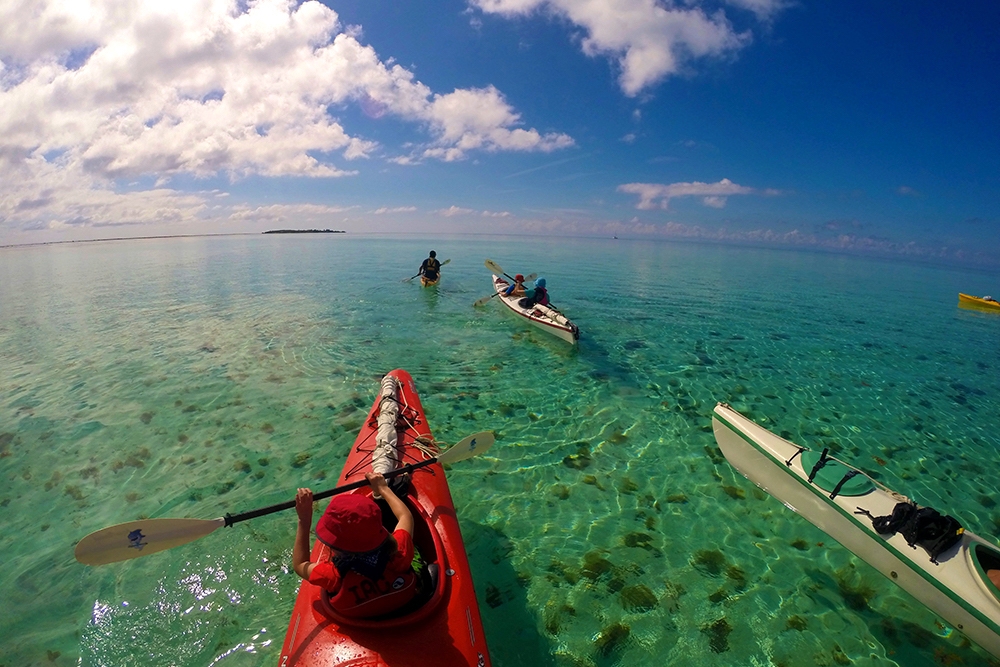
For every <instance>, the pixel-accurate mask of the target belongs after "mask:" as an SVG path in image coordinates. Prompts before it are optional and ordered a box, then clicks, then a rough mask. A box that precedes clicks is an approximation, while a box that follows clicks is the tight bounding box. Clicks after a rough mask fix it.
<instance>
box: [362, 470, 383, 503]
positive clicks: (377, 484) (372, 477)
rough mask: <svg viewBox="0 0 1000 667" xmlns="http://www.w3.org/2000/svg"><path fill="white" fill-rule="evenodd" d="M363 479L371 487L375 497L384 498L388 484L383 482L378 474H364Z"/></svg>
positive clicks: (380, 474) (381, 476)
mask: <svg viewBox="0 0 1000 667" xmlns="http://www.w3.org/2000/svg"><path fill="white" fill-rule="evenodd" d="M365 479H367V480H368V483H369V484H370V485H371V487H372V491H374V492H375V497H376V498H377V497H379V496H385V492H386V491H388V490H389V484H388V482H386V481H385V477H384V476H383V475H382V473H380V472H369V473H365Z"/></svg>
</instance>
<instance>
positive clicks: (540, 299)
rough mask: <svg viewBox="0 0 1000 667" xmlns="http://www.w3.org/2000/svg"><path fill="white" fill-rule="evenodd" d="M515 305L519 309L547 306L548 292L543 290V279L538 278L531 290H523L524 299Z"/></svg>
mask: <svg viewBox="0 0 1000 667" xmlns="http://www.w3.org/2000/svg"><path fill="white" fill-rule="evenodd" d="M517 305H519V306H520V307H521V308H531V307H533V306H538V305H541V306H547V305H549V292H548V290H546V289H545V278H538V279H537V280H536V281H535V286H534V287H533V288H531V289H527V290H524V298H523V299H521V300H520V301H518V302H517Z"/></svg>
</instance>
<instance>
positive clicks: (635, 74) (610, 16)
mask: <svg viewBox="0 0 1000 667" xmlns="http://www.w3.org/2000/svg"><path fill="white" fill-rule="evenodd" d="M469 3H470V5H472V6H473V7H477V8H478V9H480V10H482V11H483V12H485V13H490V14H499V15H501V16H507V17H515V16H525V15H529V14H531V13H534V12H546V13H549V14H551V15H553V16H556V17H559V18H560V19H564V20H567V21H569V22H570V23H572V24H574V25H576V26H579V27H580V28H582V29H583V31H584V36H583V38H582V40H581V43H580V45H581V48H582V49H583V52H584V53H585V54H587V55H588V56H605V57H608V58H612V59H614V60H615V61H616V62H617V64H618V67H619V70H620V75H619V79H618V83H619V86H620V87H621V89H622V91H623V92H624V93H625V94H626V95H628V96H630V97H633V96H635V95H638V94H639V93H640V92H641V91H642V90H644V89H645V88H648V87H650V86H652V85H654V84H656V83H657V82H659V81H661V80H662V79H664V78H665V77H667V76H670V75H672V74H676V73H678V72H680V71H682V69H683V68H684V67H685V66H686V65H687V64H688V63H689V62H690V61H694V60H697V59H699V58H710V57H726V56H729V55H731V54H733V53H736V52H737V51H739V50H740V49H742V48H743V47H744V46H746V45H747V44H749V43H750V41H751V34H750V32H737V31H736V30H735V29H734V28H733V26H732V24H731V23H730V21H729V19H728V18H727V17H726V15H725V14H724V13H723V12H722V11H721V10H717V11H708V10H706V9H703V8H702V7H700V6H698V5H699V4H700V2H699V0H690V1H687V2H672V1H671V0H663V1H660V2H657V1H655V0H469ZM706 4H707V3H706ZM732 4H735V5H738V6H740V7H743V8H746V9H750V10H751V11H753V12H754V13H755V14H756V15H757V16H758V17H764V16H768V17H769V16H771V15H772V14H773V13H774V12H777V11H778V9H780V8H781V7H782V6H783V4H782V3H781V2H779V1H778V0H733V2H732Z"/></svg>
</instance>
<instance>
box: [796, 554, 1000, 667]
mask: <svg viewBox="0 0 1000 667" xmlns="http://www.w3.org/2000/svg"><path fill="white" fill-rule="evenodd" d="M806 574H807V575H808V577H809V578H810V579H811V580H812V581H813V582H815V583H816V584H817V585H818V587H819V588H818V590H817V593H818V594H815V595H810V597H812V598H813V599H814V600H816V601H817V602H819V603H820V604H821V606H823V607H827V608H829V609H831V610H833V611H838V610H840V609H842V608H844V607H847V608H848V609H850V610H851V611H853V612H854V613H856V614H858V615H859V616H860V617H861V618H862V619H864V621H865V625H866V626H867V627H868V628H869V630H870V631H871V634H872V636H873V637H874V638H875V640H876V641H878V642H879V643H880V644H881V645H882V646H883V647H884V648H885V652H886V655H887V656H888V657H889V658H891V659H892V660H894V661H895V662H897V663H898V664H900V665H906V667H933V666H935V665H983V667H1000V660H996V659H995V658H991V657H989V655H988V654H987V653H986V651H984V650H983V649H980V648H978V647H973V645H972V643H971V641H970V640H969V639H968V638H967V637H965V636H964V635H962V634H961V633H960V632H959V631H957V630H950V633H951V637H950V638H948V637H944V636H942V635H940V634H937V633H936V632H934V631H933V629H932V628H930V627H926V626H924V625H922V624H917V623H914V622H912V621H909V620H906V619H904V618H899V617H897V616H893V615H891V614H885V613H882V611H880V610H877V609H873V608H872V607H871V606H870V603H871V602H873V601H874V598H875V596H876V595H877V591H876V588H875V586H873V585H871V584H869V583H867V582H866V579H865V577H864V576H862V575H860V574H859V573H858V572H855V571H854V570H853V568H850V569H844V570H837V571H835V572H828V571H825V570H808V571H807V572H806ZM822 591H825V592H826V594H824V593H823V592H822ZM830 593H832V595H831V594H830ZM915 604H919V603H916V602H915ZM940 623H941V622H940V621H939V620H937V619H935V620H934V624H935V626H936V627H937V628H938V629H939V630H940V631H942V632H944V631H945V628H944V626H941V625H940ZM831 650H832V651H833V654H834V661H836V660H837V652H838V650H839V647H837V646H834V647H832V649H831Z"/></svg>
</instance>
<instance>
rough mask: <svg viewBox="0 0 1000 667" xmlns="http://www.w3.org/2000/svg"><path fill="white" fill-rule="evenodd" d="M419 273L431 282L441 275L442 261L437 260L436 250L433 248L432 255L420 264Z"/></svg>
mask: <svg viewBox="0 0 1000 667" xmlns="http://www.w3.org/2000/svg"><path fill="white" fill-rule="evenodd" d="M417 275H418V276H423V277H424V278H425V279H426V280H427V282H429V283H433V282H436V281H437V279H438V278H439V277H440V275H441V262H439V261H438V260H437V253H436V252H434V251H433V250H431V252H430V257H428V258H427V259H425V260H424V263H423V264H421V265H420V270H419V271H418V272H417Z"/></svg>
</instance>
